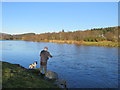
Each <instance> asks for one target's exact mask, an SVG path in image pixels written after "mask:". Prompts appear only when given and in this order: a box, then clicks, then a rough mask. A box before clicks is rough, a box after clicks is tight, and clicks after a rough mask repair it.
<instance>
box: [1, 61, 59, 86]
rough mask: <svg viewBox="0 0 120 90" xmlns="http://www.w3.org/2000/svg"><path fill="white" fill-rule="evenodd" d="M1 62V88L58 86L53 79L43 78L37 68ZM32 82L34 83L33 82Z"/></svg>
mask: <svg viewBox="0 0 120 90" xmlns="http://www.w3.org/2000/svg"><path fill="white" fill-rule="evenodd" d="M0 63H1V64H2V88H26V87H27V88H59V87H58V86H56V85H54V82H55V80H45V79H44V78H43V76H39V75H38V73H39V70H38V69H26V68H24V67H22V66H21V65H20V64H12V63H9V62H5V61H0ZM33 82H34V83H33Z"/></svg>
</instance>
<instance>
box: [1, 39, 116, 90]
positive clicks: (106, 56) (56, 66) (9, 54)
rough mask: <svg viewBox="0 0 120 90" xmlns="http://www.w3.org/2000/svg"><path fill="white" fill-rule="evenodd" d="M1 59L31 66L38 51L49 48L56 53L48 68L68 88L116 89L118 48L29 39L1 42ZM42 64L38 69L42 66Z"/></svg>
mask: <svg viewBox="0 0 120 90" xmlns="http://www.w3.org/2000/svg"><path fill="white" fill-rule="evenodd" d="M0 44H2V46H3V47H0V51H2V60H3V61H7V62H10V63H16V64H20V65H22V66H24V67H25V68H28V66H29V64H31V63H33V62H34V61H36V60H37V61H38V63H39V58H40V57H39V53H40V51H41V50H42V49H43V47H45V46H47V47H49V51H50V52H51V54H52V55H53V56H54V57H53V58H51V59H49V61H48V70H52V71H55V72H57V73H58V75H59V77H60V78H63V79H65V80H67V83H68V87H69V88H117V86H118V52H117V51H118V48H109V47H97V46H77V45H74V44H57V43H38V42H29V41H3V42H2V41H0ZM39 66H40V65H39V64H38V66H37V68H39Z"/></svg>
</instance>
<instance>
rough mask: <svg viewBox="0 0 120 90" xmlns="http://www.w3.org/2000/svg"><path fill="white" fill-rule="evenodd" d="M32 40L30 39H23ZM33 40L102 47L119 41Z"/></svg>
mask: <svg viewBox="0 0 120 90" xmlns="http://www.w3.org/2000/svg"><path fill="white" fill-rule="evenodd" d="M23 41H32V40H23ZM35 42H50V43H62V44H76V45H85V46H104V47H120V43H118V42H112V41H99V42H86V41H74V40H41V41H37V40H35Z"/></svg>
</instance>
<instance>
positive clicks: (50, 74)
mask: <svg viewBox="0 0 120 90" xmlns="http://www.w3.org/2000/svg"><path fill="white" fill-rule="evenodd" d="M45 77H46V78H48V79H58V74H57V73H56V72H53V71H47V72H46V74H45Z"/></svg>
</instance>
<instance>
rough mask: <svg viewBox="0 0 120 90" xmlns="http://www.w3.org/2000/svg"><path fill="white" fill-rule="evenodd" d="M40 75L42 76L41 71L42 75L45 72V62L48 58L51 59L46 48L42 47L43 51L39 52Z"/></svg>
mask: <svg viewBox="0 0 120 90" xmlns="http://www.w3.org/2000/svg"><path fill="white" fill-rule="evenodd" d="M40 57H41V58H40V73H41V74H42V72H43V69H44V74H46V72H47V61H48V59H49V57H51V58H52V57H53V56H52V55H51V54H50V53H49V52H48V47H44V50H42V51H41V52H40Z"/></svg>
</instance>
